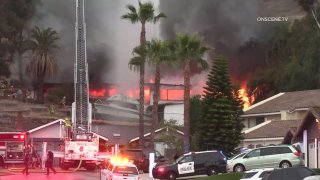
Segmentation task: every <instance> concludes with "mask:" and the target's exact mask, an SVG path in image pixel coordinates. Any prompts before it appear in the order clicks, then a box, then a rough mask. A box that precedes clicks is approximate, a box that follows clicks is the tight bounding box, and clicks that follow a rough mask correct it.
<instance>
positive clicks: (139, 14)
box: [121, 1, 166, 148]
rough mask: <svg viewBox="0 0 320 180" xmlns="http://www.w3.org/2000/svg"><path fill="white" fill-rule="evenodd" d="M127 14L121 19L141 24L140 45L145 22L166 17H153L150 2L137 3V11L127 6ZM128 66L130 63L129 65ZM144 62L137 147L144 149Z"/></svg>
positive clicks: (131, 6)
mask: <svg viewBox="0 0 320 180" xmlns="http://www.w3.org/2000/svg"><path fill="white" fill-rule="evenodd" d="M127 8H128V9H129V12H128V13H127V14H125V15H123V16H121V18H122V19H128V20H130V21H131V23H132V24H135V23H138V22H139V23H141V32H140V45H144V44H145V43H146V28H145V25H146V23H147V22H153V23H156V22H158V21H159V19H160V18H164V17H166V15H165V14H164V13H159V14H158V15H155V12H154V7H153V4H152V3H151V2H146V3H141V2H140V1H139V9H138V10H137V9H136V8H135V7H134V6H133V5H130V4H129V5H127ZM129 64H130V63H129ZM144 66H145V62H144V61H143V62H141V63H140V67H139V72H140V80H139V89H140V93H139V146H140V148H144V147H143V146H144V140H143V135H144V74H145V72H144V71H145V67H144Z"/></svg>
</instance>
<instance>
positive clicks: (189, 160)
mask: <svg viewBox="0 0 320 180" xmlns="http://www.w3.org/2000/svg"><path fill="white" fill-rule="evenodd" d="M192 161H193V160H192V156H186V157H185V158H183V159H182V160H181V161H180V163H187V162H192Z"/></svg>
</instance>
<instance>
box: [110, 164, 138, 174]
mask: <svg viewBox="0 0 320 180" xmlns="http://www.w3.org/2000/svg"><path fill="white" fill-rule="evenodd" d="M113 173H119V174H132V175H138V174H139V173H138V170H137V168H135V167H128V166H116V167H115V168H114V170H113Z"/></svg>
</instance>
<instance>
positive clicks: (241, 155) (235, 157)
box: [230, 153, 247, 159]
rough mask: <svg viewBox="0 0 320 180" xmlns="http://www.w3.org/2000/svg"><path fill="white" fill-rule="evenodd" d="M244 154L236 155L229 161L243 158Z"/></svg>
mask: <svg viewBox="0 0 320 180" xmlns="http://www.w3.org/2000/svg"><path fill="white" fill-rule="evenodd" d="M246 154H247V153H241V154H236V155H234V156H232V157H231V158H230V159H238V158H241V157H243V156H244V155H246Z"/></svg>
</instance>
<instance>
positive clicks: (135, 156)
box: [121, 149, 167, 173]
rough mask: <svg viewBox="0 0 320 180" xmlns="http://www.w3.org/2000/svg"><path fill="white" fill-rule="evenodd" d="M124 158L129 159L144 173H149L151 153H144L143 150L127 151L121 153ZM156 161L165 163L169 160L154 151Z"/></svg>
mask: <svg viewBox="0 0 320 180" xmlns="http://www.w3.org/2000/svg"><path fill="white" fill-rule="evenodd" d="M121 154H122V156H124V157H127V158H128V159H129V160H132V161H133V164H135V165H136V166H137V168H138V170H142V171H143V172H145V173H146V172H149V156H148V155H149V153H147V152H144V151H143V150H142V149H125V150H122V151H121ZM154 155H155V157H154V160H155V162H156V163H158V162H164V161H166V160H167V159H166V158H165V157H164V156H163V155H161V154H160V153H159V152H158V151H154Z"/></svg>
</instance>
